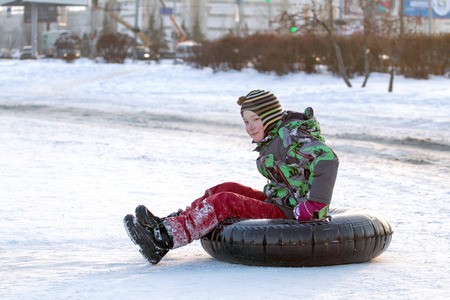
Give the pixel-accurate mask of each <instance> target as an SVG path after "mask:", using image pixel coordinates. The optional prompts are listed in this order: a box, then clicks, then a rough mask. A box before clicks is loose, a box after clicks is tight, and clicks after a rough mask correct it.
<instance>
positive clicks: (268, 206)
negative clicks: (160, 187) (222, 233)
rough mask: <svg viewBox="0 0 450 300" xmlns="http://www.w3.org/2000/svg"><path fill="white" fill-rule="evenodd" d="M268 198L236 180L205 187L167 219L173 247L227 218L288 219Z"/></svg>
mask: <svg viewBox="0 0 450 300" xmlns="http://www.w3.org/2000/svg"><path fill="white" fill-rule="evenodd" d="M265 199H266V196H265V195H264V193H263V192H261V191H257V190H254V189H252V188H250V187H247V186H244V185H241V184H239V183H235V182H225V183H222V184H219V185H217V186H214V187H212V188H210V189H208V190H206V192H205V194H204V195H203V196H202V197H200V198H199V199H197V200H195V201H194V202H192V204H191V206H189V207H187V208H186V210H185V211H183V212H182V213H181V214H180V215H179V216H176V217H168V218H166V219H165V225H167V227H168V228H167V229H168V231H169V232H171V233H172V235H173V248H179V247H181V246H184V245H187V244H189V243H191V242H192V241H194V240H197V239H200V238H201V237H202V236H204V235H205V234H207V233H208V232H210V231H211V230H212V229H213V228H214V227H216V226H217V225H218V224H219V223H220V222H222V221H224V220H225V219H228V218H242V219H285V218H286V217H285V215H284V214H283V212H282V211H281V210H280V209H279V208H278V207H277V206H276V205H274V204H272V203H266V202H264V200H265Z"/></svg>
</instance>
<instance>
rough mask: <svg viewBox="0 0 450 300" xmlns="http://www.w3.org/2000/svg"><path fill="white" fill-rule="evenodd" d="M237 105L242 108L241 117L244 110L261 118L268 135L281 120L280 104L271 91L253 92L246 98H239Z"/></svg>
mask: <svg viewBox="0 0 450 300" xmlns="http://www.w3.org/2000/svg"><path fill="white" fill-rule="evenodd" d="M237 103H238V104H239V105H240V106H241V115H242V113H243V111H244V110H250V111H252V112H254V113H255V114H257V115H258V116H259V117H260V118H261V121H262V122H263V125H264V132H265V133H266V134H267V133H268V132H269V131H270V130H271V129H272V128H273V127H274V126H275V124H276V123H277V122H278V121H279V120H280V119H281V115H282V109H281V105H280V102H279V101H278V99H277V97H275V95H274V94H272V93H271V92H269V91H264V90H253V91H251V92H250V93H248V94H247V95H246V96H241V97H239V100H238V101H237Z"/></svg>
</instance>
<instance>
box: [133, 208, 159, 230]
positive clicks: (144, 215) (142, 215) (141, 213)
mask: <svg viewBox="0 0 450 300" xmlns="http://www.w3.org/2000/svg"><path fill="white" fill-rule="evenodd" d="M135 213H136V219H138V221H139V222H141V223H142V225H145V226H148V227H151V228H153V227H156V226H158V224H161V222H162V219H161V218H159V217H157V216H155V215H154V214H152V212H151V211H149V210H148V209H147V207H145V206H144V205H139V206H137V207H136V210H135Z"/></svg>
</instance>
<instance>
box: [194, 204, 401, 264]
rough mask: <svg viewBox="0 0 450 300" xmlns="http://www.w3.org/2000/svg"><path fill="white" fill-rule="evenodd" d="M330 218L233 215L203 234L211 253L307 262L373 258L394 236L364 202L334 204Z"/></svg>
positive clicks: (232, 259) (248, 260)
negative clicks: (345, 205)
mask: <svg viewBox="0 0 450 300" xmlns="http://www.w3.org/2000/svg"><path fill="white" fill-rule="evenodd" d="M329 215H330V218H329V219H328V220H326V221H318V222H305V223H300V222H297V221H294V220H284V219H274V220H270V219H255V220H242V219H230V220H226V221H224V222H222V223H220V224H219V225H218V226H217V227H216V228H215V229H213V230H212V231H211V232H210V233H209V234H207V235H206V236H204V237H203V238H202V240H201V244H202V246H203V249H205V251H206V252H207V253H208V254H209V255H211V256H212V257H214V258H216V259H219V260H222V261H225V262H229V263H236V264H244V265H253V266H281V267H307V266H327V265H337V264H349V263H361V262H366V261H370V260H372V259H373V258H375V257H377V256H378V255H380V254H381V253H383V252H384V251H385V250H386V249H387V248H388V247H389V244H390V242H391V239H392V234H393V231H392V228H391V226H390V224H389V223H388V222H387V221H386V220H385V219H384V218H383V217H382V216H381V215H379V214H378V213H376V212H374V211H372V210H368V209H361V208H351V209H333V210H331V211H330V214H329Z"/></svg>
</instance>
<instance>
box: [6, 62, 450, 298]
mask: <svg viewBox="0 0 450 300" xmlns="http://www.w3.org/2000/svg"><path fill="white" fill-rule="evenodd" d="M388 80H389V79H388V76H387V75H385V74H373V75H372V77H371V78H370V80H369V83H368V87H367V88H361V87H360V85H361V82H362V78H360V77H358V78H353V79H352V83H353V85H354V87H353V88H347V87H346V86H345V84H344V83H343V81H342V80H341V79H339V78H335V77H332V76H331V75H329V74H326V73H325V72H324V73H322V74H317V75H304V74H293V75H288V76H283V77H278V76H276V75H267V74H259V73H257V72H255V71H253V70H244V71H243V72H226V73H213V72H212V71H211V70H209V69H202V70H199V69H194V68H191V67H189V66H185V65H173V64H172V62H171V61H164V62H162V63H161V64H158V65H156V64H150V65H148V64H144V63H142V64H141V63H137V64H133V63H131V62H129V63H127V64H125V65H106V64H95V63H92V62H90V61H87V60H79V61H76V62H75V63H73V64H66V63H64V62H63V61H51V60H39V61H18V60H9V61H0V214H1V217H0V228H1V234H0V299H153V298H155V299H249V298H254V299H283V298H284V299H307V298H309V299H361V298H362V299H392V298H393V299H423V298H425V299H433V298H439V299H441V298H442V299H445V298H447V299H448V298H450V272H449V268H448V266H449V265H450V258H449V255H450V243H449V240H450V230H449V229H450V225H449V222H448V220H447V218H448V217H449V215H450V184H449V183H450V84H449V83H450V81H449V79H448V78H444V77H434V78H432V79H430V80H413V79H405V78H402V77H396V78H395V82H394V92H393V93H388V92H387V88H388ZM252 89H266V90H270V91H272V92H274V93H275V94H276V95H277V96H278V97H279V99H280V101H281V102H282V104H283V106H284V108H285V109H292V110H303V109H304V108H306V107H307V106H312V107H313V108H314V109H315V112H316V116H317V118H318V119H319V120H320V122H321V124H322V129H323V132H324V134H325V137H326V138H327V143H328V144H329V145H330V146H331V147H332V148H333V149H335V151H336V153H337V154H338V156H339V158H340V169H339V174H338V180H337V183H336V188H335V192H334V197H333V202H332V205H333V206H334V207H348V206H350V207H368V208H371V209H374V210H377V211H378V212H380V213H382V214H383V215H385V216H386V218H387V219H388V220H389V221H390V223H391V225H392V227H393V229H394V235H393V239H392V242H391V245H390V247H389V249H388V250H387V251H386V252H384V253H383V254H382V255H381V256H379V257H378V258H376V259H375V260H373V261H372V262H369V263H362V264H352V265H339V266H329V267H312V268H267V267H251V266H244V265H233V264H228V263H224V262H221V261H217V260H214V259H212V258H211V257H209V256H208V255H207V254H206V253H205V252H204V250H203V248H202V247H201V244H200V243H199V242H194V243H193V244H191V245H188V246H186V247H183V248H180V249H176V250H173V251H171V252H169V254H168V255H167V256H166V257H165V258H164V259H163V260H162V261H161V263H160V264H159V265H157V266H150V265H149V264H148V263H147V262H146V261H145V260H144V259H143V258H142V257H141V256H140V254H139V252H138V251H137V246H135V245H134V244H132V243H131V241H130V240H129V238H128V236H127V235H126V233H125V231H124V229H123V225H122V218H123V216H124V215H125V214H127V213H132V212H133V211H134V208H135V207H136V206H137V205H138V204H145V205H147V206H148V207H150V208H151V209H152V210H153V211H154V212H155V213H157V214H159V215H165V214H168V213H171V212H172V211H175V210H177V209H178V208H185V207H186V206H187V205H189V203H190V202H191V201H192V200H194V199H195V198H196V197H198V196H200V195H201V194H203V192H204V190H205V189H206V188H208V187H209V186H212V185H215V184H217V183H220V182H224V181H237V182H241V183H243V184H246V185H250V186H253V187H255V188H262V186H263V185H264V183H265V181H264V179H263V178H262V176H260V175H259V174H258V172H257V171H256V167H255V162H254V160H255V158H256V156H257V154H256V153H255V152H252V149H253V147H254V145H252V144H251V142H250V140H249V138H248V136H247V135H246V133H245V131H244V130H243V127H242V124H241V119H240V115H239V107H238V106H237V105H236V100H237V97H239V96H241V95H244V94H246V93H247V92H248V91H250V90H252Z"/></svg>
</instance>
